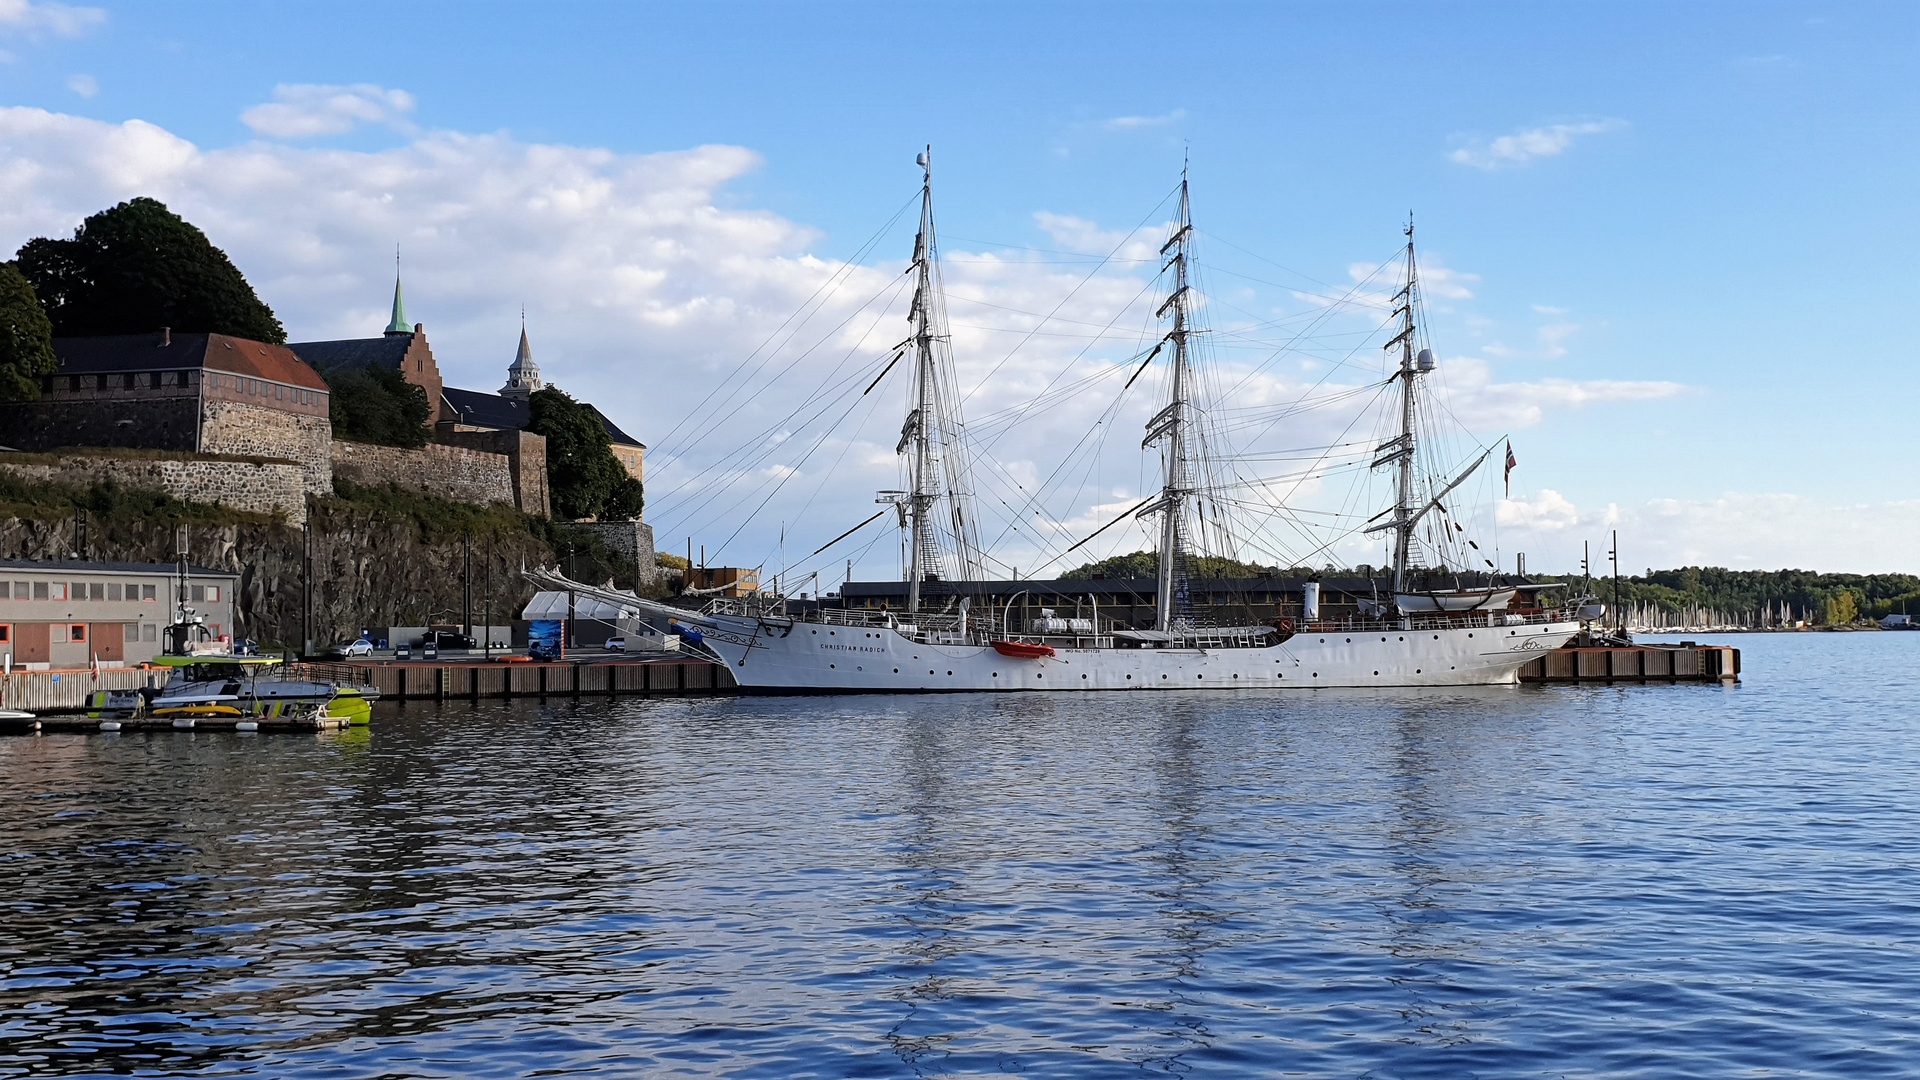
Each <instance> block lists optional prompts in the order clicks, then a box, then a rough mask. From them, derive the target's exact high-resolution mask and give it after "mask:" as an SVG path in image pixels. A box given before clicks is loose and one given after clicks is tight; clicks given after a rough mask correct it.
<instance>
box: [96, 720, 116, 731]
mask: <svg viewBox="0 0 1920 1080" xmlns="http://www.w3.org/2000/svg"><path fill="white" fill-rule="evenodd" d="M100 730H101V731H119V730H120V721H118V720H102V721H100Z"/></svg>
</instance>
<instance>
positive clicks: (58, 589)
mask: <svg viewBox="0 0 1920 1080" xmlns="http://www.w3.org/2000/svg"><path fill="white" fill-rule="evenodd" d="M33 598H34V599H35V600H38V599H40V590H39V589H35V590H34V591H33ZM66 598H67V583H66V582H64V581H49V582H47V599H49V600H65V599H66Z"/></svg>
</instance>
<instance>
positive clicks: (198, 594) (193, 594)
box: [188, 585, 207, 604]
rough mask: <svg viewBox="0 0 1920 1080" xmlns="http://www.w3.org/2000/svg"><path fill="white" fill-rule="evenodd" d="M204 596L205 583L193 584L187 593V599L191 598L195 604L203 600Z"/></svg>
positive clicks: (205, 596)
mask: <svg viewBox="0 0 1920 1080" xmlns="http://www.w3.org/2000/svg"><path fill="white" fill-rule="evenodd" d="M206 598H207V587H206V586H205V585H195V586H193V587H192V589H191V591H190V592H189V593H188V599H190V600H192V601H193V602H194V603H196V604H198V603H201V602H203V601H205V600H206Z"/></svg>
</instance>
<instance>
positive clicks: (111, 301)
mask: <svg viewBox="0 0 1920 1080" xmlns="http://www.w3.org/2000/svg"><path fill="white" fill-rule="evenodd" d="M19 266H20V272H21V273H22V274H24V275H25V276H26V278H27V280H28V281H29V282H31V283H32V284H33V288H34V291H35V292H36V293H38V294H39V296H40V302H41V303H42V304H43V305H45V306H46V309H47V317H48V318H49V319H50V320H51V321H52V323H53V333H54V335H55V336H58V337H84V336H87V335H93V334H139V333H145V332H148V331H152V330H158V329H159V328H161V327H162V326H169V327H172V328H173V329H175V330H179V331H183V332H186V333H214V334H232V335H234V336H236V337H244V338H252V339H253V340H255V341H266V342H272V343H274V344H282V343H284V342H285V341H286V340H287V334H286V331H285V330H284V329H282V328H281V326H280V320H279V319H277V318H275V317H274V314H273V309H272V308H269V307H268V306H267V305H266V304H265V303H263V302H262V301H261V300H260V298H259V297H258V296H255V295H254V292H253V286H251V285H248V284H247V279H246V278H245V277H243V276H242V275H241V273H240V271H239V269H238V268H236V267H235V266H234V265H233V262H232V260H230V259H228V258H227V256H226V253H225V252H223V251H221V250H220V249H219V248H217V247H214V246H213V242H212V241H210V240H208V239H207V234H206V233H203V232H201V231H200V230H199V229H197V228H195V227H193V226H192V225H191V224H189V223H188V222H187V221H186V220H184V219H183V218H181V217H180V216H179V215H178V214H175V213H174V212H173V211H171V210H168V209H167V208H166V207H165V206H164V205H162V204H161V203H159V202H157V201H155V200H153V199H148V198H138V199H132V200H130V201H128V202H123V203H121V204H120V205H118V206H115V207H113V208H112V209H110V210H102V211H100V212H99V213H97V214H95V215H93V216H92V217H90V218H88V219H87V220H85V221H84V222H81V224H80V227H79V228H78V229H75V230H74V233H73V239H71V240H52V239H48V238H45V237H42V238H40V239H37V240H29V241H27V243H26V245H25V246H24V247H22V248H21V249H20V253H19Z"/></svg>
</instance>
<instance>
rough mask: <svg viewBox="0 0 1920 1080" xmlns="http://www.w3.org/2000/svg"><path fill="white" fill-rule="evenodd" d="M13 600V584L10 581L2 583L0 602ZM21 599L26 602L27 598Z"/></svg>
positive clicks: (0, 585) (0, 582) (0, 584)
mask: <svg viewBox="0 0 1920 1080" xmlns="http://www.w3.org/2000/svg"><path fill="white" fill-rule="evenodd" d="M11 599H13V583H12V582H10V581H0V600H11ZM21 599H22V600H24V599H26V597H24V596H23V597H21Z"/></svg>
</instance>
